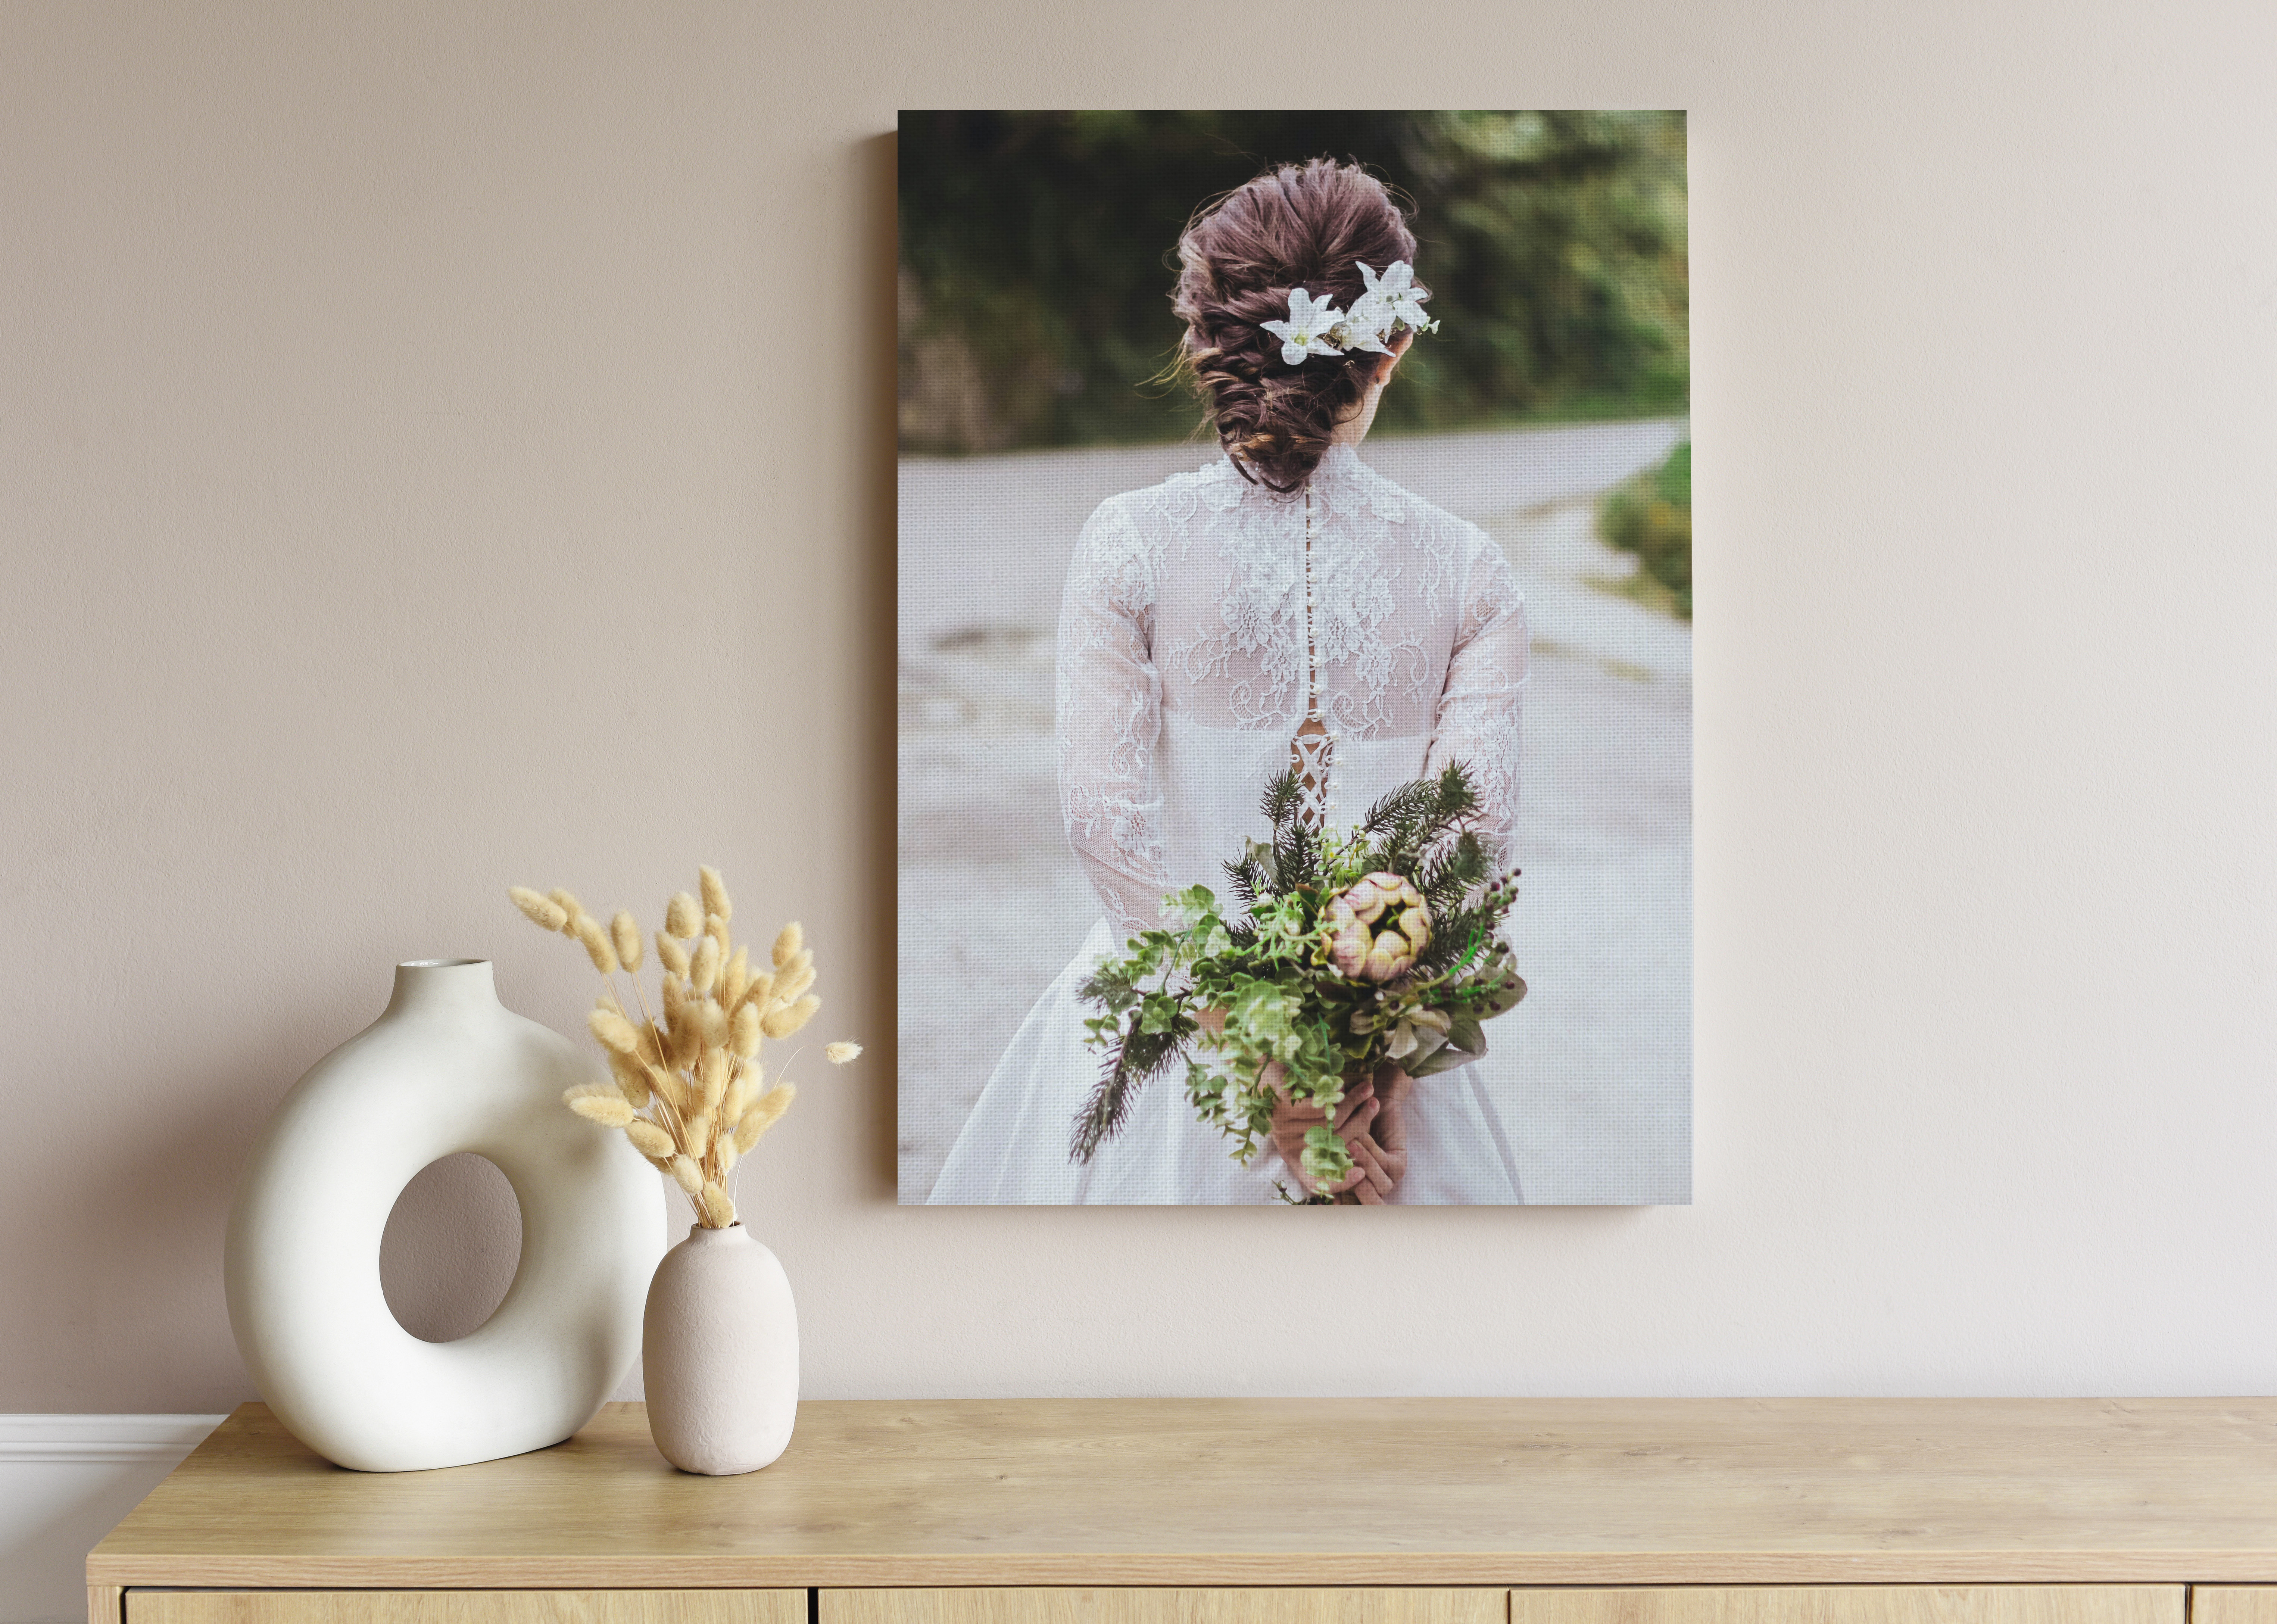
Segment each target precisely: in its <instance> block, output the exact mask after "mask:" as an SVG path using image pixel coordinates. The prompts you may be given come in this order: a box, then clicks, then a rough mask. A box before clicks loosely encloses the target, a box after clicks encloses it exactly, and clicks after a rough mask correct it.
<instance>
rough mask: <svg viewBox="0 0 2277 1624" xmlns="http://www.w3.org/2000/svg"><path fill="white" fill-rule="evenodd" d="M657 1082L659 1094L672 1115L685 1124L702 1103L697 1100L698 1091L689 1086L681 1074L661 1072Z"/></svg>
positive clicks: (658, 1074) (657, 1076)
mask: <svg viewBox="0 0 2277 1624" xmlns="http://www.w3.org/2000/svg"><path fill="white" fill-rule="evenodd" d="M655 1080H656V1091H657V1093H658V1094H661V1095H663V1096H664V1102H665V1103H666V1105H668V1106H670V1107H671V1108H672V1114H673V1115H674V1117H678V1118H680V1119H681V1120H682V1122H685V1121H687V1119H688V1118H689V1117H691V1116H693V1115H694V1114H695V1111H696V1108H697V1105H698V1104H699V1103H701V1102H700V1101H699V1100H698V1099H697V1095H696V1091H695V1090H694V1089H692V1088H690V1087H689V1086H688V1081H687V1079H685V1078H683V1077H682V1076H681V1075H680V1073H679V1072H677V1071H659V1072H658V1073H657V1074H656V1079H655Z"/></svg>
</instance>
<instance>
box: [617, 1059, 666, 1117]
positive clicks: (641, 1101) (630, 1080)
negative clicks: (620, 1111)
mask: <svg viewBox="0 0 2277 1624" xmlns="http://www.w3.org/2000/svg"><path fill="white" fill-rule="evenodd" d="M609 1075H610V1076H611V1077H613V1078H615V1079H617V1092H618V1093H619V1094H622V1095H624V1097H625V1103H626V1104H628V1105H629V1106H631V1107H632V1108H633V1109H635V1110H641V1109H644V1108H645V1107H646V1106H647V1104H648V1099H649V1095H650V1094H651V1093H653V1092H654V1091H655V1085H653V1084H651V1082H650V1081H649V1080H648V1067H647V1066H646V1065H644V1064H642V1063H641V1062H640V1061H637V1060H635V1059H633V1058H632V1057H631V1056H628V1055H620V1054H619V1053H617V1051H616V1050H614V1049H611V1050H610V1051H609Z"/></svg>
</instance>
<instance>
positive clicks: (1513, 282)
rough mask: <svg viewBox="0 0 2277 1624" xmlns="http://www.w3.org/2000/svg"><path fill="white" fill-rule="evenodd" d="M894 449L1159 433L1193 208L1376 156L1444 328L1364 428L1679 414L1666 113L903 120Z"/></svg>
mask: <svg viewBox="0 0 2277 1624" xmlns="http://www.w3.org/2000/svg"><path fill="white" fill-rule="evenodd" d="M899 151H900V168H901V201H900V228H901V267H900V277H899V284H898V301H897V303H898V326H899V337H900V363H901V388H900V400H899V421H900V438H901V446H902V450H903V451H914V452H950V453H954V452H969V451H998V450H1005V449H1009V448H1013V447H1018V446H1070V445H1088V444H1097V443H1102V442H1131V441H1144V440H1160V439H1175V438H1181V437H1183V436H1184V435H1185V434H1187V433H1188V432H1189V431H1191V430H1192V428H1193V426H1194V423H1195V422H1196V420H1197V417H1198V409H1197V408H1196V406H1195V404H1194V402H1193V400H1192V398H1191V397H1190V396H1189V395H1188V394H1187V393H1185V392H1184V390H1183V389H1182V388H1179V387H1176V386H1171V385H1163V384H1161V383H1150V382H1149V381H1148V380H1150V379H1153V378H1154V377H1157V375H1158V374H1160V373H1161V371H1162V370H1163V368H1164V366H1165V365H1166V363H1167V362H1169V359H1170V357H1171V354H1172V351H1173V348H1174V347H1175V346H1176V344H1177V339H1178V331H1179V329H1178V324H1177V319H1176V318H1175V317H1174V316H1171V314H1170V305H1169V288H1170V281H1171V277H1172V275H1173V266H1174V265H1175V263H1176V248H1177V238H1178V233H1179V231H1180V230H1181V229H1182V228H1183V227H1184V224H1185V222H1186V219H1187V217H1188V216H1189V215H1190V214H1191V213H1192V211H1193V210H1194V208H1195V207H1196V205H1197V204H1199V203H1200V202H1203V201H1204V200H1206V199H1208V198H1212V197H1215V196H1216V195H1218V194H1221V193H1222V192H1225V191H1227V190H1229V189H1230V188H1231V187H1236V186H1238V185H1240V184H1241V183H1242V182H1243V181H1245V180H1246V179H1249V178H1250V177H1251V176H1253V175H1254V174H1256V173H1257V172H1259V171H1260V169H1262V168H1264V167H1265V166H1266V165H1267V164H1268V163H1281V162H1287V161H1290V160H1292V159H1302V158H1306V157H1314V156H1332V157H1338V158H1347V159H1356V160H1358V161H1359V162H1360V163H1362V164H1367V166H1368V167H1369V168H1370V169H1371V170H1373V171H1374V172H1375V173H1377V174H1378V175H1380V176H1382V178H1383V179H1385V180H1386V181H1388V182H1389V183H1390V184H1391V185H1392V186H1394V187H1397V188H1398V189H1399V190H1400V191H1401V192H1404V193H1405V194H1406V195H1407V197H1408V198H1409V199H1410V200H1412V202H1413V210H1414V212H1413V222H1414V228H1415V234H1416V237H1417V239H1418V248H1417V251H1416V271H1417V274H1418V276H1419V278H1420V279H1421V280H1422V281H1424V282H1425V283H1427V284H1428V286H1430V287H1431V289H1432V291H1433V294H1434V297H1433V300H1432V303H1431V313H1432V315H1434V316H1438V317H1440V318H1441V319H1442V320H1443V322H1444V323H1445V328H1444V331H1443V332H1442V333H1441V334H1440V335H1439V336H1437V337H1436V338H1433V339H1426V340H1425V341H1424V342H1422V343H1420V344H1419V345H1417V346H1416V347H1415V348H1414V350H1413V351H1412V352H1411V353H1410V354H1409V355H1408V357H1407V359H1406V360H1405V362H1402V363H1401V367H1400V382H1399V384H1398V385H1397V386H1396V387H1394V388H1393V389H1391V390H1389V391H1387V392H1386V393H1385V398H1384V403H1383V408H1382V413H1381V415H1380V416H1379V417H1378V419H1377V422H1378V425H1379V427H1380V429H1383V430H1390V431H1401V430H1420V429H1441V428H1457V427H1464V426H1476V425H1482V424H1487V423H1509V422H1521V421H1529V420H1534V421H1538V420H1542V419H1571V418H1578V417H1609V416H1644V415H1649V414H1656V413H1663V412H1674V411H1681V410H1683V409H1685V408H1686V406H1687V400H1688V397H1689V390H1690V374H1689V370H1688V366H1687V347H1688V345H1687V335H1688V324H1689V309H1688V301H1687V289H1688V271H1687V257H1686V238H1685V128H1684V115H1683V114H1682V113H1679V112H1432V113H1384V112H1344V113H1334V112H1331V113H1282V112H1231V113H1209V112H1093V113H1049V112H996V113H986V112H917V113H903V114H902V120H901V137H900V143H899Z"/></svg>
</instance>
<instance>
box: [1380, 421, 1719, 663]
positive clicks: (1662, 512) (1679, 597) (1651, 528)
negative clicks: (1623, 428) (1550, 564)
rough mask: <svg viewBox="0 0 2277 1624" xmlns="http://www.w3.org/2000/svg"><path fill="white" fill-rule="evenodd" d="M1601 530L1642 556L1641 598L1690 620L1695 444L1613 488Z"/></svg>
mask: <svg viewBox="0 0 2277 1624" xmlns="http://www.w3.org/2000/svg"><path fill="white" fill-rule="evenodd" d="M1385 393H1387V394H1388V393H1390V391H1389V390H1387V391H1385ZM1597 534H1599V535H1600V536H1603V538H1605V539H1606V540H1607V541H1609V542H1611V544H1612V545H1614V546H1617V547H1619V548H1621V549H1622V550H1623V551H1625V552H1629V553H1635V554H1636V555H1637V565H1638V573H1639V574H1640V575H1641V576H1643V578H1644V582H1645V583H1651V584H1650V585H1649V586H1647V587H1646V590H1645V591H1644V592H1642V593H1640V594H1639V595H1640V596H1644V597H1646V598H1648V599H1649V600H1652V599H1657V600H1658V601H1659V602H1661V603H1663V604H1664V606H1666V607H1667V608H1668V609H1669V610H1670V611H1672V613H1673V614H1676V615H1677V616H1678V617H1679V619H1682V620H1687V621H1688V620H1690V619H1691V618H1692V444H1691V442H1690V441H1689V440H1687V441H1686V442H1685V443H1684V444H1683V445H1681V446H1678V447H1677V448H1676V449H1675V450H1674V451H1672V452H1670V453H1669V454H1668V461H1665V462H1664V463H1662V464H1661V465H1660V466H1659V467H1658V468H1656V469H1647V470H1646V471H1645V472H1643V473H1641V474H1639V475H1638V476H1637V477H1635V478H1634V479H1632V480H1630V481H1629V482H1628V483H1627V484H1622V485H1617V486H1616V487H1614V488H1613V489H1612V490H1611V491H1609V492H1606V493H1605V497H1604V499H1603V501H1601V502H1599V503H1598V504H1597ZM1640 584H1642V583H1640Z"/></svg>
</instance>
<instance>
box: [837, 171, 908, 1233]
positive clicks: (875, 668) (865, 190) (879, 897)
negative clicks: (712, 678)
mask: <svg viewBox="0 0 2277 1624" xmlns="http://www.w3.org/2000/svg"><path fill="white" fill-rule="evenodd" d="M854 167H855V174H856V182H855V185H854V187H853V194H854V198H853V201H854V206H855V208H856V210H857V211H858V214H859V222H858V225H857V241H858V243H859V245H860V253H859V263H858V267H857V278H858V281H857V286H858V287H859V288H860V290H861V308H862V309H864V310H867V311H870V312H872V315H873V317H874V319H872V320H869V321H864V322H857V323H856V324H855V332H856V335H857V336H856V339H855V344H856V349H855V352H854V375H855V377H856V378H857V380H858V383H859V385H860V387H859V388H858V389H857V392H856V397H855V399H856V413H857V419H856V421H855V423H853V424H852V425H851V432H852V433H853V435H854V437H855V445H856V446H857V455H856V458H855V464H854V466H855V477H856V482H857V483H856V485H855V488H854V492H853V500H852V503H851V508H852V512H853V515H854V537H853V543H854V545H855V548H856V559H855V568H854V581H853V589H854V599H855V602H854V623H855V626H856V629H857V635H856V637H855V638H854V641H853V647H852V648H851V649H850V650H849V653H850V654H851V655H852V660H851V666H852V668H851V669H850V670H849V672H848V673H847V683H848V691H849V693H851V694H852V695H853V697H854V704H853V711H854V714H855V715H856V716H857V717H858V718H859V719H860V721H861V724H862V725H861V728H860V734H861V736H860V738H859V739H858V740H857V742H856V749H857V751H858V752H859V753H858V755H857V759H856V766H855V772H856V774H857V782H858V783H859V784H860V785H861V786H862V789H861V791H860V792H859V793H858V794H857V797H856V804H857V805H859V806H861V807H863V808H864V809H865V811H864V817H865V820H866V825H867V827H864V828H863V829H862V830H861V831H860V835H861V839H860V841H859V849H860V850H864V851H869V852H873V853H875V854H876V855H875V857H874V858H872V861H870V862H868V863H864V864H863V865H861V867H862V870H863V872H864V874H865V875H867V876H869V877H871V880H872V883H871V884H870V885H869V887H868V888H867V894H866V895H864V896H862V898H861V900H860V902H859V903H858V904H857V911H856V918H855V920H854V926H855V928H854V930H853V932H852V938H853V941H854V942H856V943H857V944H859V948H858V950H859V951H860V952H861V954H862V960H861V964H860V967H859V968H860V973H861V974H862V975H863V976H864V978H865V979H866V980H868V982H869V984H870V985H871V986H872V987H884V988H891V987H893V986H894V980H895V938H894V917H895V888H894V884H893V876H894V873H895V828H894V806H895V789H894V785H895V771H894V764H895V737H894V703H895V700H894V694H895V686H894V673H893V671H892V670H891V669H890V668H889V667H888V664H887V652H888V651H890V650H892V649H893V648H894V647H895V579H894V577H895V564H894V522H895V472H894V470H895V448H894V435H895V387H896V385H895V327H894V267H895V225H894V219H895V216H894V210H895V184H896V168H895V137H894V136H892V135H890V134H887V135H879V136H873V137H872V138H871V139H870V140H868V141H859V142H857V143H856V145H855V148H854ZM883 1007H884V1008H886V1009H887V1010H890V1009H891V1008H892V1003H891V1001H890V1000H887V1001H884V1003H883ZM891 1031H892V1025H891V1023H890V1022H888V1023H887V1025H886V1030H884V1031H880V1033H877V1035H876V1037H875V1038H874V1039H873V1040H872V1042H871V1045H870V1050H869V1054H868V1055H867V1056H865V1057H864V1059H865V1064H864V1068H863V1070H864V1076H865V1077H866V1078H867V1079H870V1080H869V1083H868V1086H869V1087H870V1088H871V1089H872V1090H873V1091H874V1097H873V1098H872V1101H871V1108H872V1109H871V1112H870V1125H869V1128H868V1132H866V1134H865V1135H864V1142H865V1144H866V1145H867V1147H868V1152H867V1154H866V1155H864V1157H863V1163H862V1175H863V1188H862V1191H861V1193H862V1194H864V1195H865V1196H870V1197H874V1198H876V1199H878V1200H880V1201H892V1200H893V1199H894V1191H895V1110H894V1103H895V1102H894V1091H895V1078H896V1076H897V1075H898V1072H899V1056H897V1055H896V1054H895V1052H894V1043H893V1039H892V1036H891Z"/></svg>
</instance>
